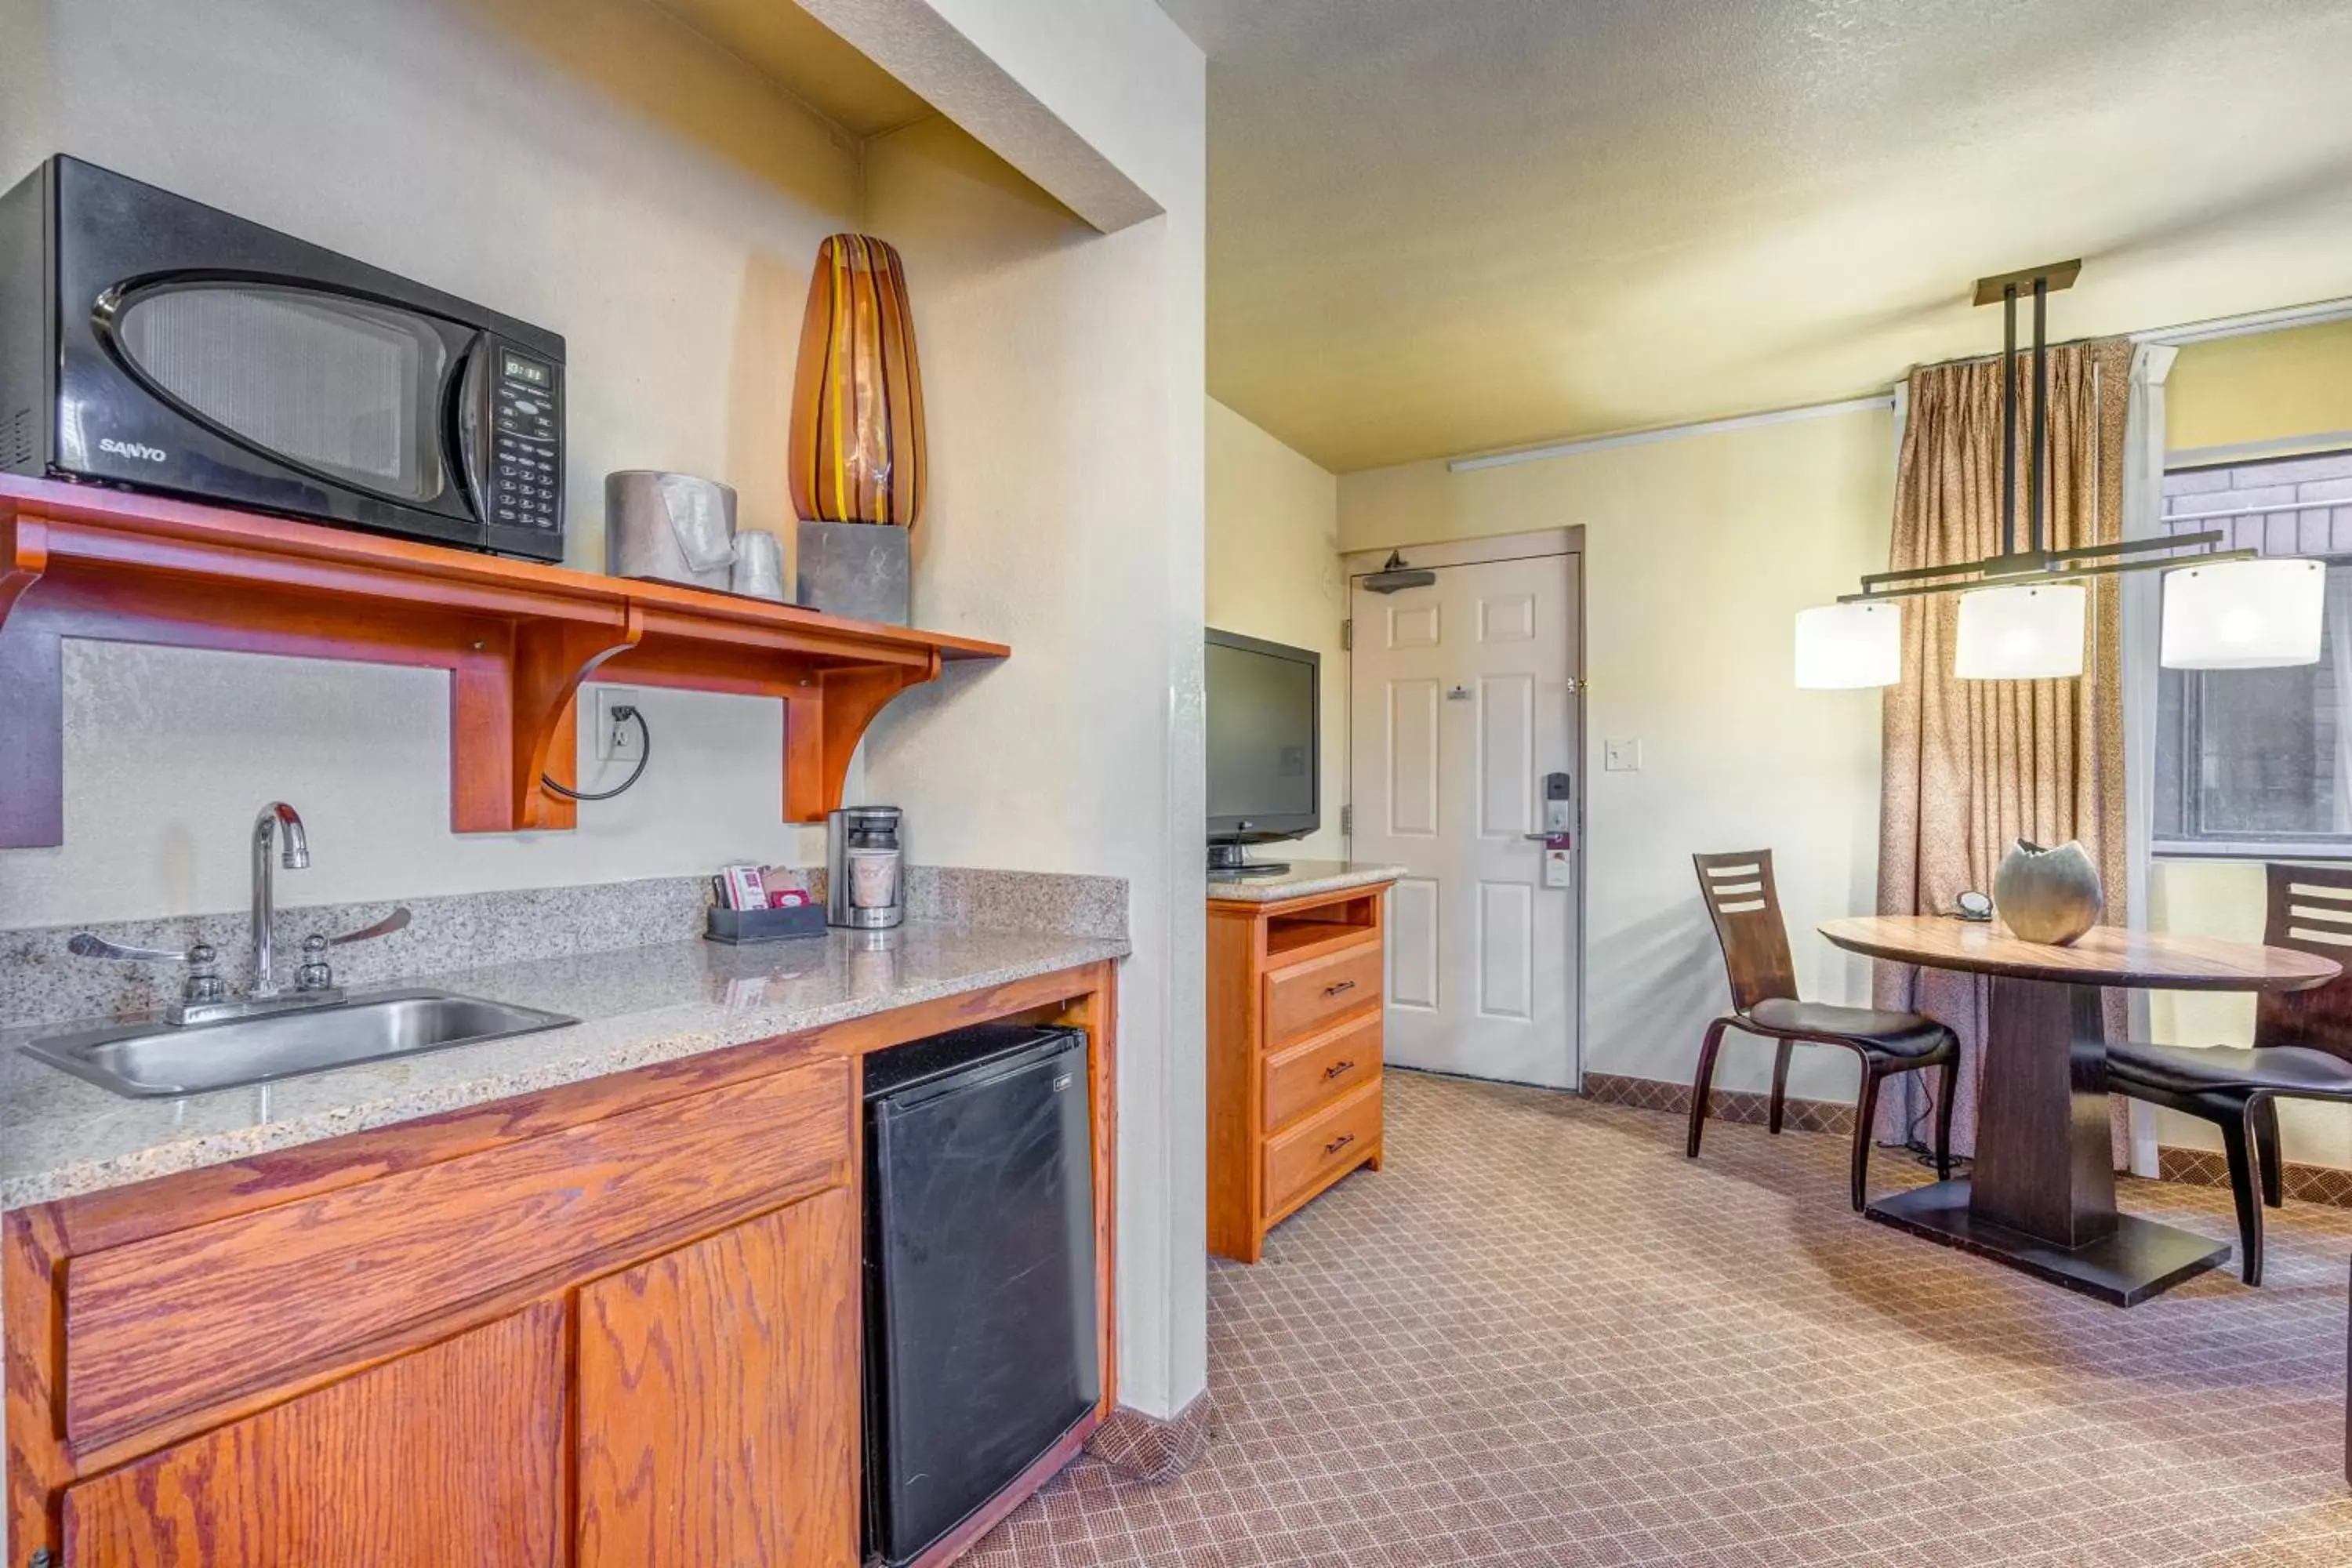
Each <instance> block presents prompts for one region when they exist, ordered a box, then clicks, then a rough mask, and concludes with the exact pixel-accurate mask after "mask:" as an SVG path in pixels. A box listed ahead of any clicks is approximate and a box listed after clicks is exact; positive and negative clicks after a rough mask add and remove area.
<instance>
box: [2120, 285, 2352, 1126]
mask: <svg viewBox="0 0 2352 1568" xmlns="http://www.w3.org/2000/svg"><path fill="white" fill-rule="evenodd" d="M2165 426H2166V430H2165V435H2166V439H2167V442H2168V445H2169V446H2170V447H2171V448H2172V450H2173V451H2175V452H2182V451H2189V450H2194V449H2198V448H2203V447H2223V446H2238V445H2242V444H2249V443H2271V442H2276V443H2281V444H2286V445H2292V444H2294V443H2295V442H2296V441H2297V440H2298V438H2300V437H2307V436H2326V435H2329V434H2333V433H2336V432H2341V431H2347V430H2352V321H2334V322H2329V323H2326V324H2325V325H2321V326H2314V327H2299V328H2295V329H2293V330H2290V331H2278V332H2263V333H2252V334H2248V335H2247V336H2244V337H2236V338H2222V339H2218V340H2216V341H2214V342H2205V343H2191V344H2189V346H2187V347H2185V348H2183V349H2182V350H2181V351H2180V357H2179V360H2177V361H2176V362H2175V363H2174V364H2173V367H2172V374H2171V375H2170V376H2168V378H2167V380H2166V386H2165ZM2265 898H2266V893H2265V879H2264V875H2263V868H2262V865H2261V863H2260V862H2259V861H2253V860H2161V859H2160V860H2158V861H2157V862H2156V865H2155V867H2154V868H2153V874H2152V876H2151V879H2150V882H2149V887H2148V924H2149V927H2150V929H2152V930H2156V931H2179V932H2183V933H2188V934H2192V935H2199V936H2217V937H2225V938H2228V939H2230V940H2231V941H2235V942H2260V941H2261V940H2262V935H2263V915H2264V900H2265ZM2148 1032H2149V1034H2150V1035H2151V1036H2152V1037H2155V1038H2156V1039H2158V1040H2159V1041H2162V1042H2164V1043H2166V1044H2168V1045H2182V1046H2243V1045H2247V1044H2250V1043H2252V1039H2253V1032H2254V1004H2253V1000H2252V998H2251V997H2247V996H2230V995H2208V994H2197V993H2191V992H2156V993H2153V994H2151V995H2150V996H2149V998H2148ZM2156 1117H2157V1139H2158V1142H2161V1143H2164V1144H2168V1145H2171V1146H2174V1147H2179V1148H2188V1149H2219V1148H2220V1147H2221V1138H2220V1136H2219V1135H2218V1134H2217V1133H2216V1132H2215V1131H2214V1130H2213V1128H2212V1126H2211V1125H2210V1123H2208V1122H2204V1121H2198V1120H2197V1119H2196V1118H2195V1117H2190V1116H2182V1115H2179V1114H2178V1113H2176V1112H2173V1111H2169V1110H2158V1111H2157V1112H2156ZM2279 1121H2280V1132H2281V1142H2283V1143H2284V1145H2285V1152H2286V1156H2287V1158H2288V1159H2290V1160H2294V1161H2299V1162H2302V1163H2306V1164H2316V1165H2336V1166H2339V1167H2352V1109H2347V1108H2346V1107H2342V1106H2334V1105H2317V1104H2310V1103H2302V1104H2298V1103H2296V1102H2294V1101H2288V1102H2286V1103H2284V1104H2283V1105H2282V1106H2281V1108H2280V1111H2279Z"/></svg>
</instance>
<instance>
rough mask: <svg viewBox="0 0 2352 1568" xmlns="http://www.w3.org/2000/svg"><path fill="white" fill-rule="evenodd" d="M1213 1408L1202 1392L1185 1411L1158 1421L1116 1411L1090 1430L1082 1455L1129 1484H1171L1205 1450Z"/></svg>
mask: <svg viewBox="0 0 2352 1568" xmlns="http://www.w3.org/2000/svg"><path fill="white" fill-rule="evenodd" d="M1214 1418H1215V1406H1214V1405H1212V1404H1211V1403H1210V1401H1209V1392H1208V1390H1206V1389H1202V1391H1201V1392H1200V1393H1199V1394H1196V1395H1195V1396H1194V1397H1193V1399H1192V1403H1191V1404H1190V1405H1186V1406H1184V1408H1183V1409H1181V1410H1180V1411H1178V1412H1177V1413H1176V1414H1175V1415H1171V1416H1168V1417H1165V1418H1162V1417H1160V1416H1158V1415H1145V1414H1144V1413H1143V1412H1142V1411H1140V1410H1131V1409H1129V1407H1128V1406H1126V1405H1120V1406H1119V1407H1118V1409H1116V1410H1114V1411H1112V1412H1111V1413H1110V1416H1109V1418H1108V1420H1106V1421H1105V1422H1104V1423H1103V1424H1102V1426H1100V1427H1098V1428H1097V1429H1096V1432H1095V1435H1094V1437H1093V1439H1092V1440H1091V1441H1090V1442H1088V1443H1087V1453H1088V1454H1089V1455H1091V1456H1093V1457H1094V1458H1097V1459H1100V1460H1101V1461H1102V1462H1103V1463H1104V1464H1106V1465H1108V1466H1110V1467H1111V1468H1113V1469H1115V1470H1117V1471H1118V1472H1119V1474H1120V1475H1122V1476H1124V1477H1125V1478H1126V1479H1129V1480H1134V1481H1144V1482H1159V1481H1165V1480H1172V1479H1175V1478H1176V1477H1178V1476H1181V1475H1182V1474H1183V1473H1184V1472H1185V1471H1186V1470H1189V1469H1191V1468H1192V1464H1193V1461H1194V1460H1196V1459H1198V1458H1200V1457H1201V1456H1202V1453H1203V1452H1205V1451H1206V1450H1207V1448H1208V1447H1209V1428H1210V1426H1211V1424H1212V1422H1213V1420H1214Z"/></svg>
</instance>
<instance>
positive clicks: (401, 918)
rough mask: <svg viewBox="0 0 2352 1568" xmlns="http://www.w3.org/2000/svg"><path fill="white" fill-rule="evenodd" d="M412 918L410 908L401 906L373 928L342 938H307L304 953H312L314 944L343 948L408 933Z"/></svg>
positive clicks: (365, 928)
mask: <svg viewBox="0 0 2352 1568" xmlns="http://www.w3.org/2000/svg"><path fill="white" fill-rule="evenodd" d="M411 918H412V917H411V916H410V914H409V912H408V906H407V905H406V904H401V905H398V906H396V907H395V908H394V910H393V911H392V913H390V914H388V915H386V916H384V917H383V919H382V920H380V921H376V922H375V924H373V925H372V926H362V927H360V929H359V930H357V931H345V932H343V934H342V935H341V936H320V937H306V938H304V939H303V942H302V951H303V952H310V943H311V942H317V943H318V944H319V945H320V947H322V948H325V947H341V946H342V945H344V944H345V943H346V942H373V941H374V940H375V939H376V938H377V937H380V936H390V935H391V934H392V933H393V932H394V931H406V930H407V929H408V922H409V921H410V919H411Z"/></svg>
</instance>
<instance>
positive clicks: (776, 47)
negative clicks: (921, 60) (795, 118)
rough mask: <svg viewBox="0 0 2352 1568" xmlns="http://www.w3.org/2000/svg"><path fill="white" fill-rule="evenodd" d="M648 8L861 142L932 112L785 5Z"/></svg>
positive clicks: (695, 0)
mask: <svg viewBox="0 0 2352 1568" xmlns="http://www.w3.org/2000/svg"><path fill="white" fill-rule="evenodd" d="M654 4H655V5H658V6H659V7H660V8H661V9H662V10H665V11H667V12H668V13H669V14H670V15H671V16H676V17H677V19H678V20H680V21H682V22H684V23H685V24H686V25H687V26H689V27H692V28H694V29H695V30H696V31H697V32H699V33H701V34H702V35H703V36H705V37H709V38H710V39H712V40H714V41H715V42H717V43H719V45H721V46H722V47H725V48H727V49H729V50H730V51H731V52H732V53H734V54H735V55H736V56H738V57H739V58H741V59H743V60H744V61H746V62H747V63H749V64H750V65H751V68H752V69H754V70H756V71H758V72H760V74H761V75H762V76H764V77H766V78H767V79H769V80H770V81H772V82H774V83H775V84H776V85H777V86H779V87H781V88H782V89H784V90H785V91H786V92H789V93H791V94H792V95H793V97H795V98H797V99H799V100H801V101H802V102H803V103H805V104H807V105H808V106H809V107H810V108H811V109H814V110H816V111H817V112H818V113H819V114H822V115H824V117H825V118H826V119H827V120H830V121H833V122H834V123H835V125H838V126H840V127H841V128H842V129H843V130H844V131H846V132H849V133H850V134H851V135H852V136H855V137H857V138H858V139H859V140H861V141H862V140H864V139H866V138H867V137H870V136H883V135H887V134H888V133H889V132H893V131H896V130H898V128H899V127H901V126H904V125H911V124H913V123H914V122H915V121H918V120H921V119H924V118H926V117H927V116H929V114H930V113H931V107H930V105H929V104H928V103H925V102H924V101H923V100H921V99H920V98H918V97H917V96H916V95H915V94H914V93H913V92H912V91H910V90H908V89H907V88H906V87H905V86H904V85H903V84H901V83H900V82H899V81H898V79H897V78H896V77H893V76H892V75H891V74H890V73H889V72H887V71H886V70H884V69H883V68H881V67H880V66H877V65H876V64H875V63H874V62H873V61H872V60H869V59H867V58H866V57H865V56H864V55H862V54H860V53H858V52H857V50H856V48H854V47H851V46H850V45H848V44H846V43H845V42H843V41H842V39H841V38H840V37H837V36H836V35H835V33H834V31H833V30H832V29H831V28H830V27H827V26H825V25H824V23H823V22H820V21H818V20H817V19H816V18H815V17H814V16H810V15H809V14H808V13H807V12H806V11H803V10H802V9H801V8H800V7H799V6H798V5H792V4H790V3H789V0H654Z"/></svg>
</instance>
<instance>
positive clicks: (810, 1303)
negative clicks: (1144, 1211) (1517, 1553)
mask: <svg viewBox="0 0 2352 1568" xmlns="http://www.w3.org/2000/svg"><path fill="white" fill-rule="evenodd" d="M1117 984H1118V982H1117V975H1116V972H1115V970H1114V969H1113V967H1112V965H1111V964H1109V963H1095V964H1088V965H1086V966H1083V967H1080V968H1076V969H1071V970H1066V971H1063V972H1060V973H1053V974H1045V975H1035V976H1031V977H1028V978H1025V979H1022V980H1019V981H1014V982H1011V983H1009V984H1004V985H1002V986H996V987H992V988H988V989H985V990H980V991H973V992H966V993H961V994H956V995H952V996H947V997H941V998H939V999H937V1000H935V1001H931V1002H926V1003H922V1004H919V1005H914V1006H910V1007H906V1008H901V1009H898V1010H896V1011H893V1012H889V1013H883V1014H874V1015H868V1016H862V1017H858V1018H854V1019H850V1020H847V1021H845V1022H843V1023H840V1024H835V1025H831V1026H826V1027H824V1028H821V1029H816V1030H812V1031H810V1032H808V1033H807V1034H804V1035H800V1036H795V1037H787V1038H781V1039H773V1040H762V1041H756V1042H753V1043H751V1044H749V1045H743V1046H737V1047H730V1048H727V1049H724V1050H718V1051H711V1052H707V1053H704V1054H701V1055H698V1056H694V1057H689V1058H684V1059H682V1060H679V1061H676V1062H667V1063H663V1064H660V1065H658V1066H654V1067H648V1068H639V1069H637V1070H635V1071H632V1072H626V1073H620V1074H615V1075H614V1076H611V1077H608V1078H602V1079H592V1080H590V1081H587V1082H583V1083H577V1084H571V1085H566V1086H563V1087H562V1088H558V1089H547V1090H544V1091H541V1092H539V1093H535V1094H530V1095H524V1096H520V1097H517V1098H515V1099H511V1100H499V1101H495V1102H492V1103H489V1104H486V1105H478V1106H473V1107H469V1108H467V1109H465V1110H454V1111H450V1112H447V1113H446V1114H445V1115H441V1116H436V1117H430V1118H426V1119H424V1120H421V1121H412V1122H407V1123H404V1124H401V1125H397V1126H392V1127H384V1128H378V1129H373V1130H371V1131H363V1132H356V1133H352V1134H350V1135H348V1136H345V1137H341V1138H335V1139H331V1140H328V1141H326V1142H319V1143H312V1144H307V1145H303V1146H300V1147H297V1148H292V1149H286V1150H281V1151H278V1152H271V1153H265V1154H257V1155H253V1156H250V1157H248V1158H246V1159H243V1160H239V1161H236V1162H233V1163H226V1164H220V1165H213V1166H207V1167H205V1168H202V1169H198V1170H194V1171H189V1172H185V1173H180V1174H177V1175H172V1176H165V1177H162V1178H159V1179H157V1180H155V1181H152V1182H145V1183H141V1184H137V1185H134V1186H126V1187H119V1188H114V1189H111V1190H109V1191H105V1192H99V1193H93V1194H87V1195H85V1196H81V1197H74V1198H67V1199H64V1200H62V1201H60V1202H57V1203H51V1204H42V1205H34V1206H31V1207H28V1208H22V1209H16V1210H13V1211H10V1212H9V1213H7V1214H5V1215H0V1301H5V1311H6V1331H5V1335H0V1352H5V1395H6V1402H7V1424H6V1428H7V1429H6V1441H7V1470H6V1480H7V1492H6V1500H7V1535H8V1547H7V1562H8V1563H9V1564H10V1568H17V1565H21V1564H25V1563H33V1562H38V1561H46V1562H47V1563H52V1564H56V1565H58V1568H446V1565H449V1564H475V1563H481V1564H497V1565H498V1568H541V1565H542V1564H544V1565H546V1568H571V1565H573V1564H577V1565H578V1568H738V1565H740V1568H755V1565H756V1568H852V1565H854V1564H855V1563H856V1561H857V1556H858V1501H859V1498H858V1456H859V1440H860V1432H859V1418H860V1409H859V1335H860V1310H861V1300H860V1294H859V1290H860V1264H859V1258H860V1253H861V1251H862V1247H863V1229H864V1227H863V1225H862V1222H861V1219H860V1213H861V1211H860V1207H859V1190H858V1189H859V1183H858V1174H859V1172H858V1155H857V1148H858V1133H857V1129H858V1109H859V1107H858V1085H859V1082H860V1058H862V1056H863V1055H864V1054H865V1053H866V1052H868V1051H873V1050H879V1049H884V1048H887V1047H891V1046H895V1045H898V1044H901V1043H903V1042H905V1041H908V1040H913V1039H919V1038H922V1037H926V1036H929V1035H934V1034H938V1033H940V1032H942V1031H945V1030H948V1029H951V1028H954V1027H957V1026H961V1025H964V1024H971V1023H979V1022H983V1021H986V1020H988V1019H992V1018H1019V1019H1024V1020H1028V1021H1034V1022H1056V1023H1066V1024H1075V1025H1078V1026H1082V1027H1084V1028H1085V1029H1086V1030H1087V1036H1088V1070H1089V1079H1090V1083H1091V1086H1092V1089H1093V1092H1094V1106H1093V1112H1094V1123H1093V1135H1094V1145H1095V1148H1094V1154H1095V1182H1096V1191H1095V1201H1096V1247H1097V1269H1098V1272H1097V1293H1098V1294H1097V1300H1098V1302H1099V1319H1100V1322H1101V1324H1102V1333H1103V1340H1102V1343H1101V1346H1100V1354H1101V1358H1102V1364H1103V1365H1104V1366H1105V1368H1106V1369H1109V1368H1112V1367H1115V1366H1116V1364H1117V1361H1116V1348H1117V1347H1116V1344H1115V1342H1114V1339H1113V1328H1114V1319H1113V1314H1112V1312H1111V1310H1110V1302H1111V1300H1113V1297H1112V1274H1111V1260H1112V1258H1113V1257H1114V1256H1115V1252H1116V1247H1115V1245H1114V1238H1113V1237H1112V1233H1111V1222H1110V1216H1111V1215H1112V1214H1113V1212H1114V1207H1113V1205H1114V1204H1115V1203H1116V1191H1115V1184H1114V1176H1115V1169H1114V1167H1113V1165H1112V1163H1111V1162H1110V1154H1109V1151H1110V1149H1111V1146H1112V1139H1111V1108H1112V1106H1113V1105H1114V1103H1115V1100H1114V1095H1115V1093H1116V1089H1115V1082H1116V1078H1115V1040H1116V1037H1117V1027H1118V1006H1117V989H1116V988H1117ZM1111 1382H1112V1379H1111V1378H1110V1377H1108V1376H1106V1378H1105V1384H1106V1388H1105V1390H1104V1395H1103V1403H1102V1405H1100V1406H1098V1407H1097V1411H1096V1413H1095V1415H1093V1416H1092V1417H1090V1418H1089V1419H1088V1421H1087V1423H1085V1424H1084V1426H1082V1427H1081V1429H1080V1431H1079V1432H1078V1433H1077V1434H1076V1435H1075V1436H1074V1438H1073V1439H1072V1440H1071V1441H1070V1442H1069V1443H1068V1444H1067V1445H1066V1447H1064V1448H1063V1449H1060V1450H1057V1451H1056V1452H1055V1453H1054V1454H1051V1455H1048V1456H1046V1458H1045V1459H1044V1460H1041V1461H1040V1463H1039V1464H1038V1465H1037V1466H1035V1467H1033V1469H1032V1471H1031V1472H1030V1473H1029V1474H1027V1475H1024V1477H1023V1478H1022V1479H1021V1480H1020V1482H1019V1483H1018V1484H1017V1485H1015V1486H1014V1487H1012V1488H1009V1489H1007V1490H1006V1491H1005V1492H1004V1493H1003V1494H1001V1495H1000V1496H999V1497H998V1498H997V1499H995V1500H993V1501H992V1502H991V1503H990V1504H989V1505H988V1506H987V1507H986V1508H985V1509H983V1510H981V1512H980V1513H979V1514H978V1515H977V1516H975V1518H974V1519H973V1520H971V1521H969V1522H968V1523H967V1525H966V1526H965V1527H964V1529H962V1530H961V1531H959V1532H958V1533H957V1535H956V1536H954V1537H952V1538H951V1539H950V1541H949V1542H944V1543H942V1547H941V1549H940V1551H939V1552H936V1553H935V1554H934V1555H933V1557H932V1558H931V1559H929V1561H928V1562H927V1563H926V1568H929V1563H936V1562H943V1561H945V1560H946V1559H947V1558H948V1557H950V1556H951V1555H952V1554H953V1553H954V1552H960V1551H961V1550H962V1549H963V1548H964V1547H966V1546H968V1545H969V1544H970V1542H971V1540H972V1539H974V1538H976V1537H977V1535H978V1534H980V1533H981V1532H982V1531H985V1530H987V1529H988V1528H989V1527H990V1526H992V1525H993V1524H994V1523H995V1522H996V1521H998V1520H1000V1519H1002V1518H1003V1516H1004V1514H1005V1513H1007V1512H1009V1511H1010V1510H1012V1509H1013V1507H1014V1506H1015V1505H1016V1504H1018V1503H1019V1502H1020V1501H1021V1500H1023V1499H1024V1498H1025V1497H1026V1496H1027V1495H1028V1494H1029V1493H1030V1492H1032V1491H1034V1490H1035V1489H1036V1488H1037V1487H1039V1486H1041V1485H1043V1484H1044V1483H1045V1480H1046V1479H1049V1478H1050V1476H1051V1475H1052V1474H1053V1472H1054V1471H1055V1469H1056V1468H1059V1466H1060V1465H1061V1464H1062V1463H1063V1462H1065V1461H1066V1459H1067V1458H1069V1457H1070V1454H1071V1453H1073V1452H1075V1450H1076V1445H1077V1443H1078V1442H1080V1441H1083V1440H1084V1438H1085V1437H1086V1436H1088V1435H1090V1434H1091V1433H1092V1431H1093V1429H1094V1425H1095V1423H1096V1422H1098V1421H1099V1420H1100V1419H1101V1418H1102V1416H1103V1415H1106V1414H1108V1410H1109V1409H1110V1402H1111V1400H1112V1398H1113V1397H1114V1393H1113V1390H1112V1388H1111V1387H1110V1386H1108V1385H1109V1384H1111ZM41 1553H47V1557H46V1559H44V1558H42V1557H41V1556H40V1555H39V1554H41Z"/></svg>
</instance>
